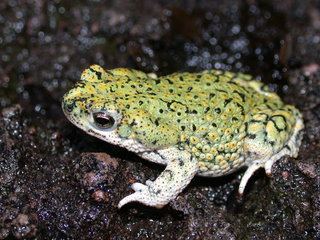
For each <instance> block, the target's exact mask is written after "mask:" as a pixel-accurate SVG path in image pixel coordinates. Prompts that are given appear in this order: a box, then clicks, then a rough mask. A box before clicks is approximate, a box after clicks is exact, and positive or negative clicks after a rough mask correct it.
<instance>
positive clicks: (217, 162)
mask: <svg viewBox="0 0 320 240" xmlns="http://www.w3.org/2000/svg"><path fill="white" fill-rule="evenodd" d="M126 71H128V74H127V75H126V74H123V73H121V75H119V78H118V79H117V80H116V81H110V82H108V81H106V82H105V84H106V85H105V86H104V87H103V86H102V85H100V87H99V88H100V90H101V94H102V95H103V98H105V100H104V101H106V102H114V104H115V105H117V108H119V109H122V111H124V112H125V114H123V115H124V116H125V119H124V120H125V121H126V122H127V125H131V126H132V125H136V126H134V127H135V128H136V129H135V131H136V132H137V133H138V134H137V135H136V137H137V139H139V140H140V141H141V142H142V143H143V144H145V145H148V146H150V147H152V148H164V147H167V146H170V145H172V144H175V145H177V146H179V147H180V148H182V149H185V150H187V151H188V152H191V153H192V154H193V155H194V156H195V157H196V158H197V159H198V161H199V162H200V174H202V175H212V176H219V175H223V174H225V173H228V172H232V171H234V170H236V169H238V168H239V167H240V166H242V165H243V164H244V163H245V158H247V159H248V156H249V155H250V156H251V155H260V156H254V158H255V159H256V158H257V157H258V158H262V157H265V156H264V155H268V154H269V155H272V154H274V153H276V152H278V151H279V150H280V149H281V148H283V147H284V145H285V143H286V142H287V141H288V139H289V137H290V136H291V135H292V128H293V127H294V124H295V121H296V117H297V116H296V115H299V112H297V111H296V109H295V108H294V107H292V106H290V105H284V104H283V102H282V101H281V100H280V98H279V97H278V96H277V95H276V94H274V93H272V92H270V91H269V90H268V89H267V87H266V86H265V85H263V84H261V83H259V82H257V81H255V80H252V79H251V77H250V76H249V75H244V74H235V73H231V72H221V71H218V70H209V71H204V72H201V73H197V74H192V73H175V74H172V75H168V76H164V77H159V78H155V77H154V78H152V77H150V76H149V75H147V74H144V73H142V72H138V71H134V70H133V71H131V70H127V69H126ZM112 74H117V73H115V72H113V73H112ZM98 95H99V94H98ZM106 99H109V100H106ZM139 129H141V131H139ZM246 138H247V141H246ZM246 143H247V145H248V144H250V145H251V146H254V148H252V147H251V148H250V150H249V149H248V146H246ZM252 150H257V151H252Z"/></svg>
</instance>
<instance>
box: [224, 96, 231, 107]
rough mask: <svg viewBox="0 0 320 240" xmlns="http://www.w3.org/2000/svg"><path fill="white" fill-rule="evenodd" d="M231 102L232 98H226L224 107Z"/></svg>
mask: <svg viewBox="0 0 320 240" xmlns="http://www.w3.org/2000/svg"><path fill="white" fill-rule="evenodd" d="M231 101H232V98H228V99H226V100H224V107H226V106H227V105H228V104H229V103H230V102H231Z"/></svg>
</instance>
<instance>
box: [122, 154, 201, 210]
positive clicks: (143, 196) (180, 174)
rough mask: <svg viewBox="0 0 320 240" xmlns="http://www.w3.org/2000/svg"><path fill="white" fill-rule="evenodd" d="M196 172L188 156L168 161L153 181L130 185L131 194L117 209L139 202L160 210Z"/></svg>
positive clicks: (196, 166)
mask: <svg viewBox="0 0 320 240" xmlns="http://www.w3.org/2000/svg"><path fill="white" fill-rule="evenodd" d="M197 171H198V162H197V160H196V159H194V158H193V157H191V156H190V155H189V154H181V155H180V156H176V157H175V158H174V159H171V160H168V163H167V167H166V169H165V170H164V171H163V172H162V173H161V174H160V176H159V177H158V178H157V179H156V180H155V181H150V180H148V181H147V182H146V185H144V184H142V183H134V184H132V189H133V190H134V191H135V192H134V193H133V194H131V195H129V196H127V197H125V198H123V199H122V200H121V201H120V202H119V204H118V208H121V207H122V206H123V205H125V204H127V203H129V202H140V203H142V204H144V205H147V206H151V207H156V208H162V207H164V206H165V205H166V204H168V203H169V202H170V201H171V200H173V199H175V198H176V197H177V195H178V194H179V193H180V192H181V191H182V190H183V189H184V188H185V187H186V186H187V185H188V184H189V183H190V181H191V180H192V178H193V177H194V175H195V174H196V173H197Z"/></svg>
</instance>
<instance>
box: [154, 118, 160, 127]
mask: <svg viewBox="0 0 320 240" xmlns="http://www.w3.org/2000/svg"><path fill="white" fill-rule="evenodd" d="M154 124H155V125H156V126H157V127H158V126H159V120H158V119H156V120H155V121H154Z"/></svg>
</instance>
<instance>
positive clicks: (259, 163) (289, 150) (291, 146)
mask: <svg viewBox="0 0 320 240" xmlns="http://www.w3.org/2000/svg"><path fill="white" fill-rule="evenodd" d="M302 128H303V123H302V120H300V119H299V120H298V121H297V123H296V125H295V131H294V133H293V135H292V136H291V138H290V139H289V141H288V142H287V145H286V146H285V147H284V148H283V149H282V150H281V151H280V152H278V153H277V154H275V155H273V156H272V157H270V158H267V159H260V160H255V161H253V162H252V163H251V164H250V165H249V167H248V169H247V170H246V172H245V173H244V175H243V177H242V179H241V182H240V185H239V191H238V192H239V194H240V195H242V194H243V192H244V189H245V187H246V185H247V183H248V181H249V179H250V178H251V176H252V175H253V174H254V172H255V171H256V170H258V169H259V168H264V169H265V171H266V174H267V175H268V176H271V173H272V166H273V164H274V163H275V162H276V161H278V160H279V159H280V158H281V157H283V156H285V155H289V156H291V157H297V154H298V150H299V146H300V144H301V140H302V132H301V129H302Z"/></svg>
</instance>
